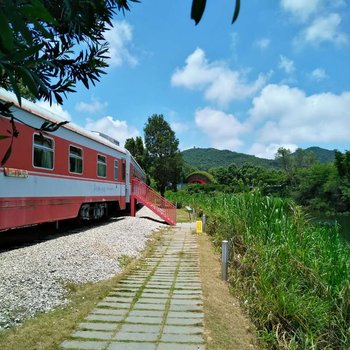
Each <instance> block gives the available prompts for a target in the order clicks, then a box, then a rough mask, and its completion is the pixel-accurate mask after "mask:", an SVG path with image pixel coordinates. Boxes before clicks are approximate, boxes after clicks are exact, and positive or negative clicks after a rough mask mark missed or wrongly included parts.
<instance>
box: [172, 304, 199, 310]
mask: <svg viewBox="0 0 350 350" xmlns="http://www.w3.org/2000/svg"><path fill="white" fill-rule="evenodd" d="M201 310H202V307H201V306H198V305H177V304H175V305H174V304H173V305H170V311H201Z"/></svg>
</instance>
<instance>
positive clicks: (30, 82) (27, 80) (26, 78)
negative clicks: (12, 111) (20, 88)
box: [16, 67, 39, 98]
mask: <svg viewBox="0 0 350 350" xmlns="http://www.w3.org/2000/svg"><path fill="white" fill-rule="evenodd" d="M16 71H17V73H18V74H19V75H20V76H21V78H22V80H23V83H24V84H25V85H26V86H27V87H28V89H29V91H30V92H31V93H32V94H33V95H34V96H35V97H36V98H38V97H39V95H38V88H37V86H36V84H35V81H34V78H33V76H32V74H31V72H30V71H29V70H28V69H27V68H25V67H17V69H16Z"/></svg>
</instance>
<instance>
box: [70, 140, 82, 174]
mask: <svg viewBox="0 0 350 350" xmlns="http://www.w3.org/2000/svg"><path fill="white" fill-rule="evenodd" d="M69 171H70V172H71V173H76V174H82V173H83V150H82V149H81V148H78V147H75V146H69Z"/></svg>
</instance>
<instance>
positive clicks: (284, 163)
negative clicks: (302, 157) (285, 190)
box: [275, 147, 295, 185]
mask: <svg viewBox="0 0 350 350" xmlns="http://www.w3.org/2000/svg"><path fill="white" fill-rule="evenodd" d="M275 159H276V160H277V161H279V163H280V164H281V168H282V169H283V170H284V171H285V173H286V174H287V177H288V181H289V183H290V184H291V185H294V184H295V160H294V158H293V157H292V154H291V151H290V150H289V149H286V148H283V147H280V148H279V149H278V150H277V153H276V156H275Z"/></svg>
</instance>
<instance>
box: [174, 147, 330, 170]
mask: <svg viewBox="0 0 350 350" xmlns="http://www.w3.org/2000/svg"><path fill="white" fill-rule="evenodd" d="M306 150H307V151H312V152H314V153H315V155H316V159H318V160H319V161H320V162H321V163H328V162H333V161H334V151H330V150H327V149H324V148H320V147H309V148H307V149H306ZM181 153H182V157H183V159H184V161H185V162H186V163H187V164H188V165H189V166H191V167H194V168H197V169H199V170H208V169H210V168H217V167H225V168H226V167H228V166H229V165H230V164H232V163H235V164H236V165H237V166H238V167H240V166H242V165H243V164H244V163H249V164H252V165H259V166H264V167H268V168H279V164H278V162H276V161H275V160H273V159H265V158H258V157H255V156H252V155H249V154H244V153H238V152H232V151H228V150H218V149H215V148H196V147H195V148H190V149H187V150H185V151H182V152H181Z"/></svg>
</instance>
